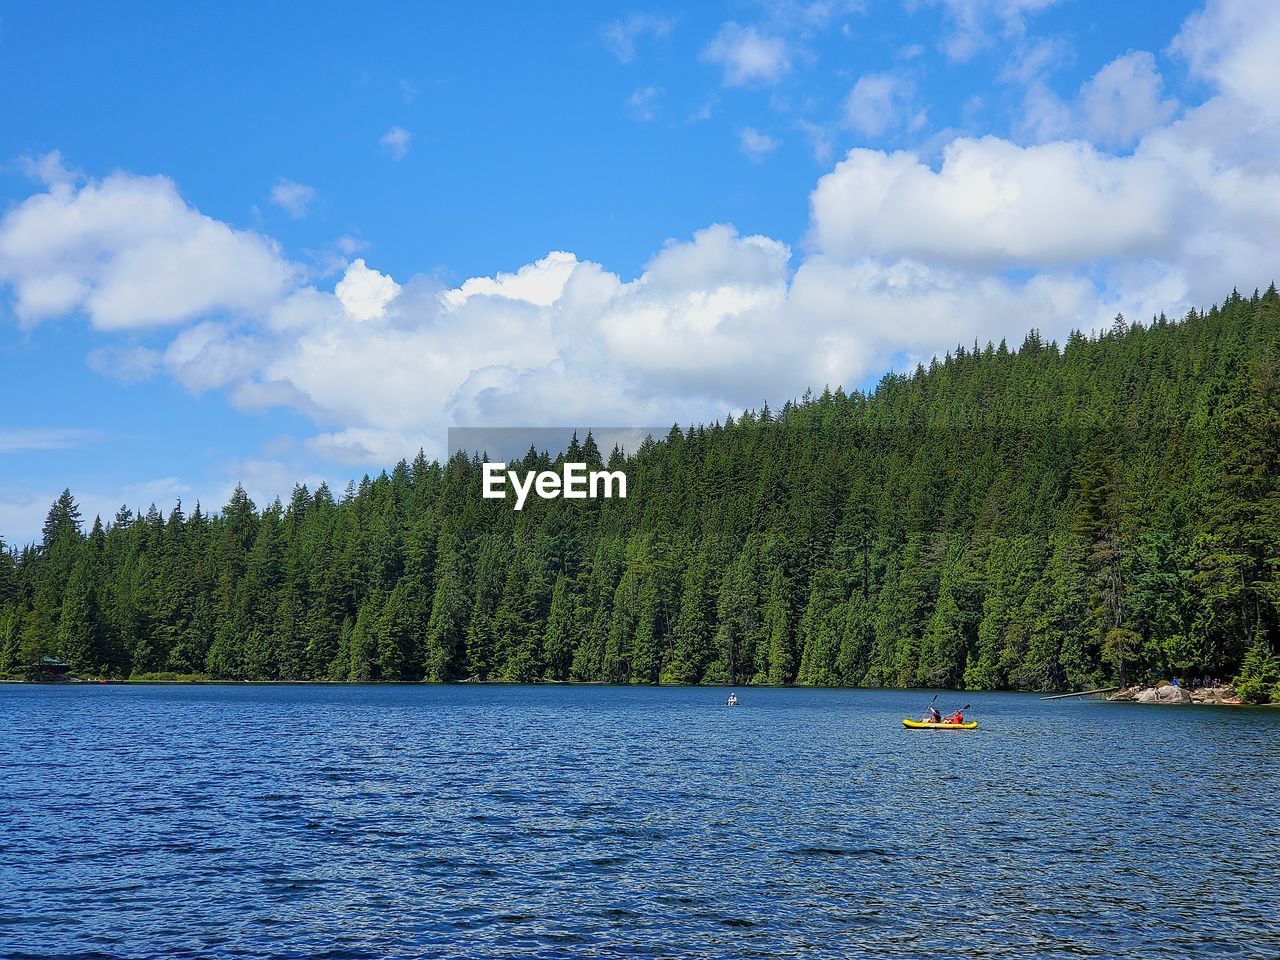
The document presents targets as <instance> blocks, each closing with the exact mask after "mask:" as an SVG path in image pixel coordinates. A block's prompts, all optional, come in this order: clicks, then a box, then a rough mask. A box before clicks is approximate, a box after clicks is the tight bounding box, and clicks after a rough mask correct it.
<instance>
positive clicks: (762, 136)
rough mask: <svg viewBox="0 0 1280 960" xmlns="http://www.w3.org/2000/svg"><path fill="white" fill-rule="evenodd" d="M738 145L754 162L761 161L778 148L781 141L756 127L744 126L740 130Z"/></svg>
mask: <svg viewBox="0 0 1280 960" xmlns="http://www.w3.org/2000/svg"><path fill="white" fill-rule="evenodd" d="M738 146H739V147H741V148H742V152H743V153H745V154H746V155H747V157H748V159H750V160H751V162H752V163H759V162H760V161H761V160H763V159H764V158H765V157H767V156H768V155H769V154H771V153H773V151H774V150H777V149H778V146H779V142H778V141H777V140H776V139H774V138H773V137H771V136H769V135H768V134H767V133H761V132H760V131H759V130H757V129H756V128H755V127H743V128H742V129H741V130H740V131H738Z"/></svg>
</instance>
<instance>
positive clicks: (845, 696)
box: [0, 685, 1280, 960]
mask: <svg viewBox="0 0 1280 960" xmlns="http://www.w3.org/2000/svg"><path fill="white" fill-rule="evenodd" d="M726 694H727V691H725V690H722V689H718V688H632V687H569V686H546V687H521V686H479V685H462V686H351V687H346V686H66V687H58V686H11V685H6V686H3V687H0V809H2V810H3V817H2V819H0V955H3V956H4V957H6V958H22V957H33V958H34V957H39V958H50V957H86V958H87V957H96V958H116V957H121V958H124V957H129V958H134V957H165V958H181V957H192V958H194V957H236V958H258V957H299V958H301V957H308V958H310V957H328V958H382V957H437V956H438V957H553V956H554V957H563V956H574V957H641V956H643V957H648V956H668V957H814V956H821V957H828V956H829V957H859V956H875V957H902V958H912V960H916V958H921V957H937V958H950V957H962V956H963V957H968V958H987V957H1073V958H1077V957H1090V956H1096V957H1143V958H1150V957H1185V956H1187V955H1189V954H1190V953H1192V952H1194V954H1195V955H1197V956H1201V955H1214V954H1221V955H1224V956H1232V957H1259V958H1263V957H1265V958H1268V960H1274V958H1275V957H1277V956H1280V884H1278V883H1277V880H1276V877H1277V864H1280V798H1278V794H1277V788H1278V786H1280V711H1275V710H1263V709H1230V708H1201V707H1182V708H1177V707H1160V706H1138V705H1133V704H1107V703H1101V702H1097V701H1091V700H1064V701H1056V702H1041V701H1039V700H1038V699H1037V698H1035V697H1033V696H1026V695H1016V694H943V695H941V696H940V697H939V700H938V705H939V706H940V707H941V708H943V710H944V711H946V710H947V709H949V708H954V707H955V706H957V705H963V703H965V702H968V703H971V704H972V711H971V713H972V714H973V716H974V717H975V718H976V719H978V720H979V721H981V724H982V727H981V729H979V730H977V731H973V732H954V731H946V732H928V731H918V732H917V731H907V730H905V729H903V727H902V726H901V719H902V717H903V716H904V715H911V716H916V717H918V716H919V715H920V713H921V712H922V711H923V709H924V707H925V706H926V705H927V704H928V702H929V699H930V697H931V696H932V694H921V693H919V692H901V691H862V690H808V689H787V690H782V689H768V690H759V689H750V688H740V689H739V690H738V695H739V697H740V698H741V701H742V705H741V706H740V707H737V708H734V709H730V708H726V707H724V706H723V702H724V698H725V696H726Z"/></svg>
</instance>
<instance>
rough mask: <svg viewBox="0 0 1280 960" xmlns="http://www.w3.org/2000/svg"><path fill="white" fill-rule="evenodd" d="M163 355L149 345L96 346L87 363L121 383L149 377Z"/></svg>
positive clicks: (91, 351)
mask: <svg viewBox="0 0 1280 960" xmlns="http://www.w3.org/2000/svg"><path fill="white" fill-rule="evenodd" d="M160 360H161V355H160V353H159V352H158V351H156V350H152V349H150V348H149V347H137V346H134V347H95V348H94V349H92V350H90V351H89V353H88V354H87V355H86V356H85V363H86V364H87V365H88V367H89V369H90V370H92V371H94V372H95V373H100V374H102V375H103V376H104V377H110V378H111V379H112V380H116V381H118V382H120V383H136V382H138V381H141V380H147V379H149V378H150V377H151V376H152V374H154V373H155V371H156V368H157V367H158V366H159V365H160Z"/></svg>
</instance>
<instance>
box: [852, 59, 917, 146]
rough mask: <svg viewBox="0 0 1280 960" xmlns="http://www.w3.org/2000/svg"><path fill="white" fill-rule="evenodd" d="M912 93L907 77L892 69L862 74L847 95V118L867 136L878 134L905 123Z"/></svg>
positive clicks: (854, 127) (856, 128)
mask: <svg viewBox="0 0 1280 960" xmlns="http://www.w3.org/2000/svg"><path fill="white" fill-rule="evenodd" d="M910 93H911V91H910V86H909V85H908V84H907V83H906V81H904V80H903V79H902V78H901V77H898V76H895V75H893V74H890V73H870V74H867V75H866V76H864V77H860V78H859V79H858V82H857V83H855V84H854V85H853V89H852V90H850V91H849V96H848V97H847V98H846V99H845V102H844V116H845V122H846V123H847V124H848V125H849V126H850V127H852V128H853V129H854V130H856V131H858V132H859V133H861V134H863V135H864V136H868V137H878V136H880V135H881V134H883V133H884V132H885V131H887V130H889V129H890V128H892V127H896V126H899V125H901V124H902V122H903V120H904V117H903V113H904V111H905V110H906V109H907V107H908V102H909V98H910Z"/></svg>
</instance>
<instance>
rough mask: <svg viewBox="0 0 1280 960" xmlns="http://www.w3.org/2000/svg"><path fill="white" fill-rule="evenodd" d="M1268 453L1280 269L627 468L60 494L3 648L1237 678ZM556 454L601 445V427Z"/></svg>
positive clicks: (1277, 504) (599, 666) (1007, 678)
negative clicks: (524, 481) (483, 492)
mask: <svg viewBox="0 0 1280 960" xmlns="http://www.w3.org/2000/svg"><path fill="white" fill-rule="evenodd" d="M1278 458H1280V297H1278V296H1277V293H1276V290H1275V287H1274V285H1273V286H1272V287H1271V288H1269V289H1268V290H1267V292H1266V293H1265V294H1262V295H1258V294H1256V293H1255V294H1254V296H1253V297H1252V298H1245V297H1241V296H1240V295H1239V294H1233V295H1232V296H1231V297H1230V298H1229V299H1228V300H1227V301H1226V302H1225V303H1224V304H1223V305H1222V306H1221V307H1215V308H1214V309H1212V310H1210V311H1208V312H1207V313H1196V312H1192V313H1190V314H1189V315H1188V316H1187V317H1186V318H1185V319H1184V320H1182V321H1179V322H1173V321H1170V320H1168V319H1166V318H1165V317H1163V316H1161V317H1159V318H1156V319H1154V320H1153V321H1152V323H1151V324H1149V325H1146V324H1132V325H1130V324H1127V323H1125V322H1124V320H1123V318H1117V321H1116V323H1115V325H1114V327H1113V328H1112V329H1111V330H1110V331H1109V332H1108V333H1106V334H1105V335H1100V336H1094V337H1087V336H1084V335H1082V334H1079V333H1077V334H1073V335H1072V336H1071V337H1070V338H1069V339H1068V341H1067V343H1066V344H1065V346H1064V347H1062V348H1060V347H1059V346H1058V345H1057V344H1056V343H1045V342H1042V340H1041V338H1040V337H1039V336H1038V335H1037V334H1036V333H1034V332H1033V333H1032V334H1031V335H1029V336H1028V337H1027V338H1026V341H1025V342H1024V343H1023V345H1022V347H1021V348H1020V349H1018V350H1016V351H1013V350H1010V349H1008V348H1007V347H1006V345H1005V344H1004V343H1003V342H1002V343H1001V344H1000V345H999V346H994V345H988V346H987V347H986V348H985V349H979V348H978V347H977V346H976V345H975V347H974V348H973V349H966V348H958V349H957V350H956V351H955V352H954V353H952V354H949V355H948V356H947V357H946V358H945V359H944V360H935V361H934V362H933V363H932V364H931V365H930V366H929V367H928V368H923V367H921V368H918V369H917V370H916V371H915V373H914V374H913V375H905V376H895V375H889V376H886V377H885V378H884V379H883V380H882V382H881V383H880V384H879V385H878V387H877V388H876V389H875V390H874V391H872V392H870V393H868V394H862V393H858V392H855V393H853V394H848V395H847V394H845V393H844V392H843V391H841V390H836V391H835V392H830V391H826V392H824V393H823V394H822V395H821V396H819V397H813V396H809V395H806V397H805V398H804V399H803V400H801V401H800V402H793V403H788V404H786V405H785V406H784V407H783V408H782V409H781V410H779V411H777V412H773V411H771V410H769V408H768V407H767V406H766V407H765V408H763V409H762V410H760V411H753V412H747V413H744V414H743V415H742V416H741V417H740V418H738V419H736V420H735V419H732V418H731V419H728V420H726V422H724V423H722V424H714V425H712V426H706V427H695V428H691V429H687V430H683V431H682V430H680V429H679V428H675V427H673V428H672V430H671V432H670V433H669V434H668V435H667V436H666V437H665V438H662V439H661V440H658V441H657V442H651V441H647V442H646V443H644V444H643V445H642V446H641V447H640V448H639V449H638V450H636V451H635V452H634V453H633V454H632V455H631V456H630V457H628V458H626V460H625V469H626V471H627V474H628V478H629V483H628V487H629V489H628V492H629V497H628V498H627V499H625V500H603V501H598V500H585V501H581V500H575V501H566V500H563V499H559V500H553V501H542V500H539V499H537V498H535V497H531V498H530V499H529V501H528V503H527V505H526V506H525V509H524V510H523V511H521V512H515V511H513V510H512V509H511V504H510V503H509V502H502V501H496V502H495V501H485V500H482V499H481V498H480V496H479V489H480V467H479V463H478V461H477V460H475V459H472V460H468V459H467V458H466V457H465V456H463V455H457V456H455V457H453V458H452V459H450V460H449V461H448V462H446V463H444V464H438V463H434V462H427V461H426V460H425V459H424V458H423V457H422V456H421V455H419V457H418V458H417V459H416V460H415V461H414V462H413V463H411V464H410V463H405V462H401V463H400V464H399V465H397V466H396V467H395V469H394V470H392V471H391V472H390V473H383V474H381V475H379V476H378V477H376V478H373V479H370V478H368V477H366V478H365V479H364V480H363V481H362V482H361V483H360V484H359V485H358V486H356V485H352V486H349V487H348V489H347V491H346V493H345V495H343V496H342V497H340V498H337V499H335V497H334V496H333V495H332V494H331V493H330V491H329V490H328V489H327V488H326V487H324V486H321V487H320V488H319V489H318V490H315V491H309V490H307V489H306V488H305V487H298V488H296V489H295V490H294V492H293V496H292V498H291V499H290V501H289V502H288V503H287V504H282V503H280V502H278V501H277V502H275V503H272V504H270V505H268V506H267V507H266V508H265V509H263V510H262V511H259V510H258V509H257V508H256V507H255V505H254V504H253V503H252V502H251V501H250V499H249V498H248V497H247V496H246V495H245V493H244V491H243V490H237V492H236V494H235V495H234V496H233V497H232V499H231V502H230V503H228V504H227V505H226V506H225V507H224V508H223V509H222V511H221V512H220V513H218V514H216V515H210V514H206V513H203V512H202V511H201V510H200V508H199V506H197V507H196V508H195V509H194V510H193V511H192V512H191V513H190V515H187V514H185V513H184V512H183V510H182V509H181V506H180V505H179V507H178V508H176V509H174V510H172V511H171V512H170V513H169V514H168V516H164V515H162V514H161V513H160V512H159V511H157V510H156V508H155V507H154V506H153V507H152V508H151V509H150V510H149V511H148V512H147V513H145V514H142V515H138V516H135V515H133V514H132V513H131V512H130V511H129V510H127V509H124V508H122V509H121V511H120V512H119V513H118V514H117V515H116V517H115V518H114V519H113V520H112V521H111V522H110V523H106V524H104V523H102V522H101V521H100V520H99V521H95V522H94V523H93V524H92V525H91V528H90V529H89V531H88V533H87V534H86V533H85V532H84V531H83V529H82V524H81V523H80V517H79V514H78V510H77V507H76V504H75V501H74V499H73V497H72V496H71V494H70V493H66V494H64V495H63V497H62V498H60V499H59V500H58V502H57V503H55V504H54V506H53V508H52V509H51V511H50V513H49V518H48V521H47V523H46V525H45V528H44V531H43V537H42V542H41V543H40V544H33V545H31V546H29V547H27V548H25V549H21V550H0V673H4V674H8V675H21V674H23V673H24V671H29V670H30V669H31V667H32V665H33V664H34V663H36V662H37V661H38V660H39V659H40V657H41V656H52V657H55V658H59V659H63V660H66V661H67V662H69V663H70V664H71V665H72V667H73V669H74V671H75V672H76V673H78V674H80V675H103V676H113V677H127V676H130V675H133V676H139V675H146V674H155V673H158V672H172V673H177V674H205V675H208V676H210V677H214V678H225V679H258V680H275V679H279V680H293V679H328V680H349V681H364V680H418V679H429V680H459V679H465V678H472V677H475V678H481V679H503V680H519V681H529V680H566V679H574V680H605V681H617V682H633V683H655V682H677V683H699V682H730V683H739V684H740V683H791V682H798V683H802V684H841V685H859V684H861V685H889V686H948V687H957V686H964V687H967V688H972V689H997V688H1014V689H1027V690H1046V689H1059V688H1064V687H1081V686H1084V685H1091V684H1099V683H1102V682H1104V681H1109V680H1118V679H1123V678H1125V677H1126V676H1128V677H1136V676H1139V675H1141V674H1143V673H1147V672H1164V673H1172V674H1175V675H1189V676H1195V675H1201V674H1206V673H1207V674H1213V675H1215V676H1231V675H1233V674H1234V673H1235V672H1236V670H1237V669H1238V667H1239V665H1240V663H1241V661H1242V659H1244V657H1245V655H1246V653H1250V655H1251V656H1252V657H1253V658H1254V659H1257V658H1259V657H1261V658H1262V659H1263V660H1266V659H1267V657H1268V656H1269V655H1270V653H1272V652H1274V651H1275V649H1276V647H1277V643H1278V642H1280V483H1278V481H1277V476H1278V472H1277V460H1278ZM565 459H569V460H575V461H577V460H585V461H586V462H588V463H589V464H592V465H599V463H600V460H601V455H600V452H599V451H598V450H597V449H596V446H595V442H594V440H593V439H592V438H591V437H589V436H588V437H586V438H585V443H583V444H582V445H581V446H579V445H578V444H577V443H576V441H575V444H574V446H573V447H572V448H571V449H570V450H569V451H568V453H567V455H566V457H565ZM610 460H611V463H612V465H613V466H618V465H620V464H622V463H623V459H622V457H621V455H620V454H619V453H617V452H616V451H615V452H614V454H613V456H612V457H611V458H610ZM513 466H514V465H513ZM521 467H522V468H523V469H549V468H552V467H553V463H552V461H551V460H549V459H548V458H547V457H546V456H545V454H537V453H534V452H531V453H530V455H529V456H527V457H526V458H525V461H524V463H523V464H522V465H521ZM1267 662H1273V661H1267Z"/></svg>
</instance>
